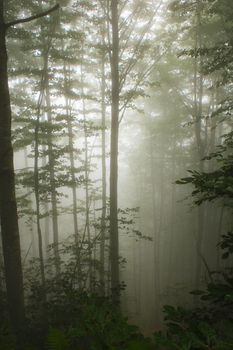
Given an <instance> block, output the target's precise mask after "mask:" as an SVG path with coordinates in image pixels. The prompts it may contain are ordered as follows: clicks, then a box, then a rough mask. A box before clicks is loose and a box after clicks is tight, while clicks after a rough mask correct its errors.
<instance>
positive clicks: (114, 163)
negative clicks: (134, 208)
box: [110, 0, 120, 300]
mask: <svg viewBox="0 0 233 350" xmlns="http://www.w3.org/2000/svg"><path fill="white" fill-rule="evenodd" d="M118 26H119V23H118V0H112V1H111V29H112V54H111V80H112V91H111V97H112V109H111V151H110V265H111V288H112V293H113V296H114V295H115V296H114V299H115V300H117V299H118V297H117V294H118V293H117V291H118V288H119V237H118V194H117V181H118V134H119V100H120V99H119V95H120V93H119V91H120V89H119V28H118Z"/></svg>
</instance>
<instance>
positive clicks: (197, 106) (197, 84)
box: [194, 0, 205, 299]
mask: <svg viewBox="0 0 233 350" xmlns="http://www.w3.org/2000/svg"><path fill="white" fill-rule="evenodd" d="M200 6H201V0H198V2H197V14H196V21H197V23H196V26H197V29H196V38H195V49H196V50H197V49H199V48H201V47H202V34H201V12H200V11H201V10H200ZM201 66H202V58H200V59H198V58H197V57H195V61H194V118H195V120H194V121H195V137H196V144H197V155H198V163H199V170H200V171H201V172H202V171H203V170H204V169H203V165H204V163H203V160H202V159H203V157H204V151H205V150H204V142H203V139H202V137H201V135H202V128H201V121H202V98H203V77H202V73H199V77H198V70H199V71H200V70H201ZM204 217H205V204H202V205H200V206H199V207H198V208H197V220H198V225H197V235H196V250H197V264H196V272H195V288H197V289H198V288H199V286H200V282H201V274H202V259H200V255H202V251H203V241H204ZM194 298H195V297H194ZM195 299H197V298H195Z"/></svg>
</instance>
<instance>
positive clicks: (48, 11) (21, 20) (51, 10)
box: [5, 4, 59, 28]
mask: <svg viewBox="0 0 233 350" xmlns="http://www.w3.org/2000/svg"><path fill="white" fill-rule="evenodd" d="M58 8H59V4H57V5H55V6H53V7H52V8H50V9H49V10H47V11H44V12H41V13H38V14H37V15H34V16H30V17H27V18H22V19H16V20H15V21H12V22H9V23H6V24H5V26H6V28H9V27H12V26H15V25H16V24H20V23H25V22H31V21H33V20H34V19H37V18H41V17H45V16H47V15H49V14H50V13H51V12H53V11H56V10H57V9H58Z"/></svg>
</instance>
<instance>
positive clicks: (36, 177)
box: [34, 78, 46, 301]
mask: <svg viewBox="0 0 233 350" xmlns="http://www.w3.org/2000/svg"><path fill="white" fill-rule="evenodd" d="M42 80H43V78H42ZM42 85H43V84H41V92H40V96H39V99H38V106H37V118H36V125H35V132H34V140H35V151H34V152H35V154H34V191H35V202H36V226H37V236H38V251H39V260H40V274H41V285H42V288H43V298H44V301H45V299H46V297H45V270H44V255H43V239H42V232H41V226H40V194H39V185H40V183H39V127H40V110H41V104H42V100H43V94H44V93H43V90H42V89H43V87H42Z"/></svg>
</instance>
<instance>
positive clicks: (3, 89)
mask: <svg viewBox="0 0 233 350" xmlns="http://www.w3.org/2000/svg"><path fill="white" fill-rule="evenodd" d="M0 219H1V233H2V246H3V256H4V266H5V278H6V288H7V301H8V306H9V315H10V321H11V325H12V328H13V329H14V331H16V332H20V330H21V329H22V325H23V323H24V295H23V274H22V265H21V255H20V237H19V227H18V215H17V205H16V196H15V178H14V164H13V148H12V142H11V106H10V95H9V87H8V73H7V50H6V26H5V23H4V0H0Z"/></svg>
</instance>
